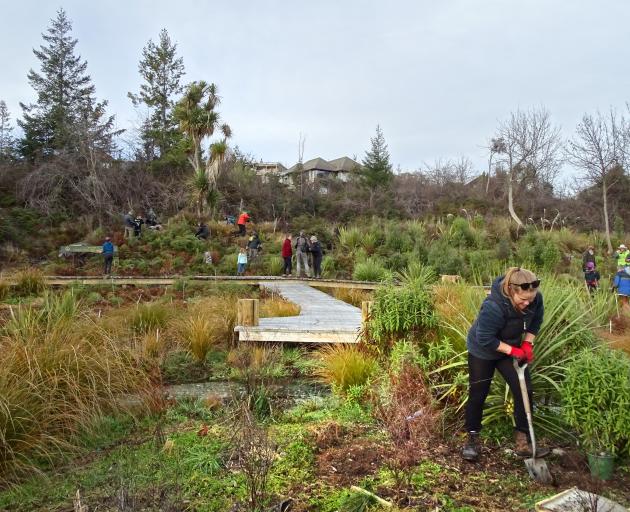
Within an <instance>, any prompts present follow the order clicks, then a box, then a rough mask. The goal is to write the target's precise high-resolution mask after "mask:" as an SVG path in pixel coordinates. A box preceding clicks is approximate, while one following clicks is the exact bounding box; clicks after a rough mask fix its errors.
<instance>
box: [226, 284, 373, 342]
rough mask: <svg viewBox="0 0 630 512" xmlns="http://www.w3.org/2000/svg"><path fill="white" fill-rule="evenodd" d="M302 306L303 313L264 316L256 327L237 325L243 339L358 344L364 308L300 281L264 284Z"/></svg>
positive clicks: (240, 337)
mask: <svg viewBox="0 0 630 512" xmlns="http://www.w3.org/2000/svg"><path fill="white" fill-rule="evenodd" d="M260 284H261V286H263V287H265V288H267V289H269V290H270V291H273V292H275V293H278V294H279V295H281V296H282V297H284V298H285V299H286V300H288V301H289V302H293V303H295V304H297V305H298V306H300V308H301V310H300V314H299V316H289V317H278V318H261V319H260V322H259V325H257V326H255V327H244V326H236V327H235V329H234V330H235V331H237V332H238V333H239V339H240V340H241V341H274V342H294V343H357V342H358V337H359V331H360V329H361V310H360V309H359V308H356V307H354V306H351V305H350V304H347V303H346V302H343V301H341V300H338V299H335V298H334V297H331V296H330V295H328V294H327V293H324V292H321V291H319V290H315V289H313V288H311V287H310V286H308V285H306V284H299V283H273V284H272V283H264V282H261V283H260Z"/></svg>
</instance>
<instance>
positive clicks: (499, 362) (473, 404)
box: [465, 353, 532, 436]
mask: <svg viewBox="0 0 630 512" xmlns="http://www.w3.org/2000/svg"><path fill="white" fill-rule="evenodd" d="M513 364H514V363H512V358H511V357H502V358H501V359H496V360H487V359H480V358H478V357H475V356H473V355H472V354H470V353H469V354H468V386H469V388H468V402H467V403H466V425H465V427H466V430H467V431H468V432H472V431H474V432H479V431H480V430H481V419H482V417H483V404H484V403H485V401H486V397H487V396H488V392H489V391H490V384H492V376H493V375H494V370H495V369H497V370H499V373H500V374H501V375H502V376H503V378H504V379H505V382H507V384H508V386H509V387H510V391H511V392H512V397H513V398H514V423H515V425H516V427H515V428H516V430H520V431H521V432H525V433H526V434H527V435H528V436H529V428H528V426H527V416H526V415H525V408H524V407H523V400H522V398H521V387H520V385H519V383H518V376H517V375H516V370H515V369H514V366H513ZM525 382H526V384H527V394H528V396H529V403H530V404H531V403H532V382H531V376H530V374H529V368H528V369H526V370H525Z"/></svg>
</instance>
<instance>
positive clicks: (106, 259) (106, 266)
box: [103, 254, 114, 274]
mask: <svg viewBox="0 0 630 512" xmlns="http://www.w3.org/2000/svg"><path fill="white" fill-rule="evenodd" d="M113 260H114V255H113V254H105V255H104V256H103V274H111V273H112V261H113Z"/></svg>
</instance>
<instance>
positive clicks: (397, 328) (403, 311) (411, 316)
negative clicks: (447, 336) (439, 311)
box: [368, 282, 437, 349]
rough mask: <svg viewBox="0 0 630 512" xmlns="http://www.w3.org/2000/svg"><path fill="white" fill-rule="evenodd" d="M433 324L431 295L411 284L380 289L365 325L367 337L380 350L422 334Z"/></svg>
mask: <svg viewBox="0 0 630 512" xmlns="http://www.w3.org/2000/svg"><path fill="white" fill-rule="evenodd" d="M436 325H437V317H436V315H435V310H434V308H433V297H432V296H431V292H430V291H429V290H428V289H427V288H426V287H425V286H423V285H421V284H419V283H417V282H413V283H412V284H408V285H405V286H400V287H393V286H387V287H384V288H380V289H378V290H377V291H376V293H375V295H374V306H373V307H372V312H371V315H370V320H369V322H368V334H369V337H370V338H371V339H372V340H374V342H376V345H377V346H378V348H380V349H384V348H386V346H387V345H389V344H391V343H393V342H394V341H395V340H397V339H401V338H404V337H406V336H409V335H411V336H417V335H419V334H422V333H426V332H427V330H428V329H431V328H432V327H435V326H436Z"/></svg>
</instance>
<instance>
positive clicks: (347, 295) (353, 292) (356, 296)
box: [333, 288, 374, 308]
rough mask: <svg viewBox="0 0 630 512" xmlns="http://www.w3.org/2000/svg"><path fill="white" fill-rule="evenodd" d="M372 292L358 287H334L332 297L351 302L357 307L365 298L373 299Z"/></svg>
mask: <svg viewBox="0 0 630 512" xmlns="http://www.w3.org/2000/svg"><path fill="white" fill-rule="evenodd" d="M373 296H374V294H373V293H372V292H371V291H367V290H360V289H358V288H334V291H333V297H335V298H336V299H339V300H342V301H344V302H347V303H348V304H352V305H353V306H356V307H358V308H360V307H361V303H362V302H363V301H365V300H373Z"/></svg>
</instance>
